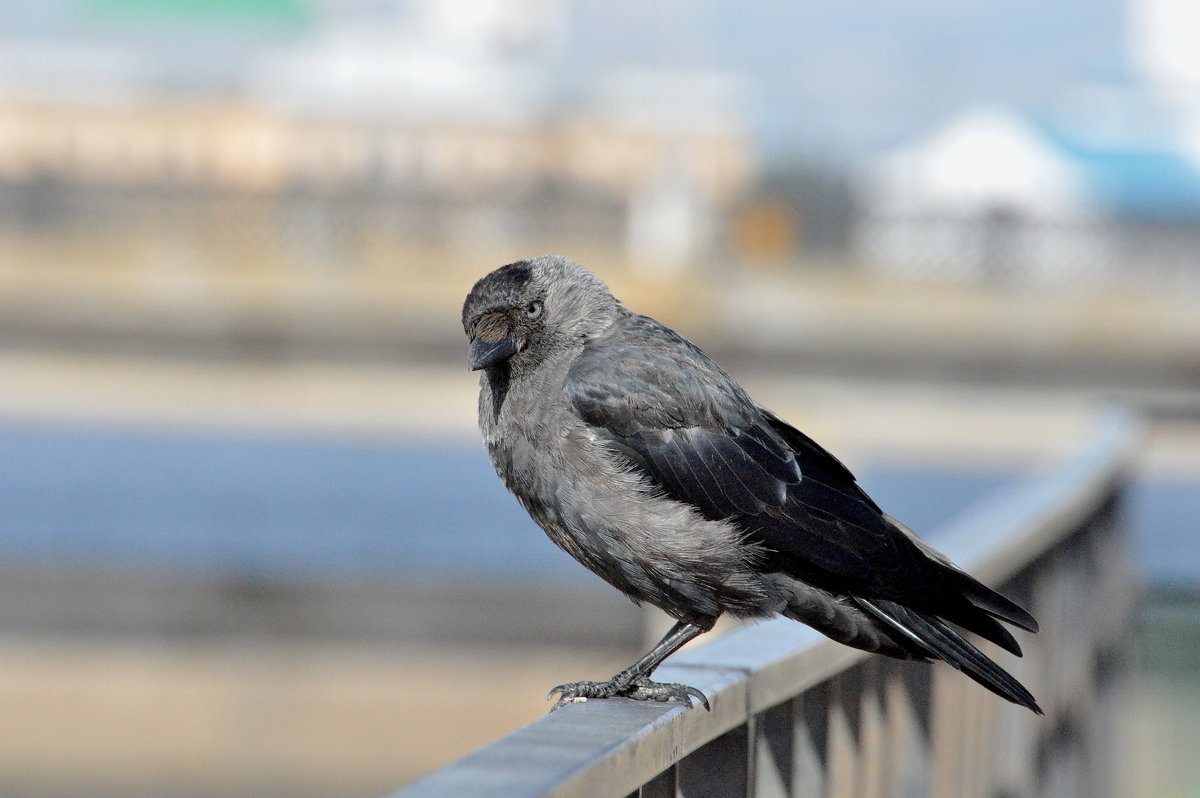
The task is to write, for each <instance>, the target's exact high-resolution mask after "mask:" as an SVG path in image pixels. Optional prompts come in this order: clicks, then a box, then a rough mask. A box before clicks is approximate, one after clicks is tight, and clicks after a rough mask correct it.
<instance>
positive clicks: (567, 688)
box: [546, 677, 711, 712]
mask: <svg viewBox="0 0 1200 798" xmlns="http://www.w3.org/2000/svg"><path fill="white" fill-rule="evenodd" d="M556 694H557V696H558V699H557V700H556V701H555V702H554V705H553V706H551V707H550V711H551V712H553V711H554V710H556V709H559V708H561V707H564V706H566V705H567V704H570V703H572V702H574V701H577V700H579V699H588V698H611V697H613V696H622V697H625V698H632V699H634V700H635V701H669V700H671V699H672V698H674V699H675V700H676V701H678V702H680V703H682V704H687V705H688V706H689V707H690V706H691V705H692V699H693V698H695V699H696V700H697V701H699V702H700V704H701V705H703V707H704V708H705V709H706V710H711V707H710V706H709V704H708V698H707V697H706V696H705V695H704V693H702V692H700V691H699V690H697V689H696V688H695V687H691V686H690V685H686V684H675V683H669V684H668V683H662V682H652V681H650V680H649V679H647V678H645V677H643V678H641V679H638V680H637V681H634V682H631V683H618V682H617V681H616V680H615V679H610V680H609V681H607V682H567V683H566V684H560V685H558V686H557V687H554V688H552V689H551V690H550V692H549V693H547V694H546V700H547V701H549V700H551V699H553V698H554V697H555V695H556Z"/></svg>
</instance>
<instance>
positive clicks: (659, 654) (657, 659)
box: [546, 621, 713, 712]
mask: <svg viewBox="0 0 1200 798" xmlns="http://www.w3.org/2000/svg"><path fill="white" fill-rule="evenodd" d="M712 623H713V622H711V621H710V622H709V623H708V625H707V626H700V625H698V624H694V623H687V622H685V621H679V622H678V623H676V624H675V625H674V626H672V627H671V631H669V632H667V634H666V635H665V636H664V637H663V639H662V640H660V641H658V644H657V645H655V646H654V648H652V649H650V651H649V653H647V654H646V656H644V657H642V658H641V659H639V660H638V661H637V662H635V663H633V664H632V665H630V666H629V667H628V668H626V669H625V670H623V671H621V672H620V673H618V674H616V675H614V676H613V677H612V678H611V679H609V680H608V681H607V682H568V683H567V684H560V685H559V686H558V687H555V688H554V689H553V690H551V691H550V694H549V695H548V696H546V698H548V699H549V698H553V697H554V695H555V693H557V694H558V700H557V701H555V702H554V706H553V707H551V708H550V711H551V712H553V711H554V710H556V709H558V708H559V707H561V706H563V705H565V704H569V703H571V702H572V701H575V700H578V699H581V698H611V697H613V696H623V697H625V698H633V699H636V700H638V701H666V700H667V699H669V698H674V699H676V700H678V701H684V702H686V703H687V704H689V705H690V704H691V703H692V701H691V699H692V697H693V696H694V697H695V698H697V699H698V700H699V701H700V703H701V704H703V705H704V708H705V709H708V698H706V697H705V695H704V693H702V692H700V691H699V690H697V689H696V688H695V687H689V686H688V685H686V684H663V683H661V682H652V681H650V674H651V673H652V672H653V671H654V669H655V668H657V667H658V666H659V665H661V664H662V661H663V660H664V659H666V658H667V657H669V656H671V655H672V654H674V653H675V652H676V651H678V650H679V649H680V647H681V646H683V644H684V643H686V642H688V641H689V640H692V639H693V638H695V637H697V636H699V635H702V634H704V633H705V632H707V631H708V630H709V629H711V628H712Z"/></svg>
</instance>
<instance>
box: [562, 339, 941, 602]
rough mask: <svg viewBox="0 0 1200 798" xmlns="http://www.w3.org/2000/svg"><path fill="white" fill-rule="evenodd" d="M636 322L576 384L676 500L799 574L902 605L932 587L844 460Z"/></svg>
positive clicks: (608, 430) (586, 358) (579, 369)
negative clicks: (726, 522)
mask: <svg viewBox="0 0 1200 798" xmlns="http://www.w3.org/2000/svg"><path fill="white" fill-rule="evenodd" d="M634 324H635V325H636V326H635V327H634V328H633V329H632V330H627V331H626V332H629V333H630V334H627V335H623V336H620V337H619V339H618V340H614V339H616V338H617V337H616V336H614V337H613V338H611V339H609V340H608V341H606V342H604V343H603V344H602V345H599V346H594V347H590V348H588V349H586V350H585V351H584V353H583V354H582V355H581V356H580V358H579V359H578V361H577V362H576V363H575V365H574V366H573V368H572V369H571V372H570V374H569V376H568V379H567V382H566V386H565V388H564V390H565V393H566V396H567V398H568V399H569V400H570V402H571V403H572V404H573V406H574V408H575V410H576V412H577V413H578V415H579V417H580V418H581V419H582V420H583V421H584V422H585V423H587V424H588V425H589V426H590V427H591V428H592V429H593V430H594V431H595V432H596V433H597V434H598V435H600V436H601V437H603V438H606V439H607V440H609V441H610V442H611V443H612V445H613V446H614V448H615V449H617V450H618V451H620V452H621V453H622V454H624V455H625V456H626V457H627V458H628V459H629V461H630V462H631V463H632V464H633V466H634V467H635V468H637V469H639V470H640V471H641V472H642V473H643V474H644V475H645V476H646V477H647V478H648V479H649V481H650V482H651V483H653V484H655V485H657V486H659V487H661V489H662V490H663V491H664V492H665V493H666V494H667V495H668V496H670V497H671V498H673V499H676V500H678V501H683V502H687V503H689V504H692V505H693V506H695V507H696V508H697V509H699V510H700V511H701V512H702V513H703V514H704V515H705V516H706V517H708V518H710V519H714V520H715V519H731V520H735V521H737V522H738V523H739V525H740V526H741V527H742V528H743V529H745V530H746V532H747V535H748V537H749V538H750V539H751V540H754V541H755V542H758V543H760V544H761V545H762V546H764V548H765V549H766V550H767V552H768V556H770V557H772V558H775V559H776V560H777V562H778V564H779V565H780V566H781V567H783V568H785V569H786V570H789V571H793V572H795V573H796V575H797V576H800V577H802V578H805V579H808V580H811V581H813V582H814V583H816V584H819V585H823V584H831V585H836V586H837V591H836V592H841V591H842V590H844V589H847V588H862V587H871V586H878V589H875V590H868V595H881V596H883V597H887V598H896V599H897V600H903V599H905V598H908V595H907V594H908V593H909V592H913V591H919V590H920V588H921V587H922V585H921V584H917V583H919V582H920V581H921V576H922V574H923V572H924V569H922V568H921V567H920V560H921V559H922V558H921V557H920V553H919V552H917V551H916V550H915V547H914V546H912V544H911V543H908V542H907V540H906V539H904V537H903V535H902V534H900V533H899V532H897V531H896V530H895V529H894V528H893V527H892V525H891V524H890V523H889V522H888V520H887V519H886V517H885V516H884V515H883V513H882V512H881V511H880V510H879V508H878V507H877V506H876V505H875V503H874V502H873V501H871V499H870V498H869V497H868V496H867V495H866V493H864V492H863V491H862V489H861V488H859V487H858V485H857V483H856V482H855V481H854V477H853V475H852V474H851V473H850V471H849V470H848V469H847V468H846V467H845V466H844V465H842V464H841V463H840V462H838V461H837V460H836V459H835V458H834V457H833V456H832V455H830V454H829V453H828V452H826V451H825V450H824V449H822V448H821V447H820V446H818V445H817V444H816V443H814V442H813V441H812V440H811V439H809V438H807V437H806V436H803V435H802V434H801V433H799V432H798V431H796V430H794V429H792V428H791V427H788V426H787V425H786V424H783V422H782V421H779V419H778V418H777V417H776V416H774V415H772V414H770V413H767V412H765V411H763V410H761V409H760V408H758V407H757V406H756V405H755V404H754V403H753V402H752V401H751V400H750V399H749V397H747V396H746V394H745V392H743V391H742V390H741V389H740V388H739V387H738V386H737V385H736V384H735V383H734V382H733V381H732V380H731V379H730V378H729V377H728V376H727V375H726V374H725V373H724V372H723V371H721V369H720V368H719V367H718V366H716V365H715V364H713V363H712V361H711V360H709V359H708V357H707V356H705V355H704V354H703V353H702V352H700V350H699V349H697V348H695V347H694V346H693V345H692V344H690V343H689V342H687V341H686V340H685V339H683V338H681V337H679V336H678V335H676V334H675V333H673V332H671V331H670V330H668V329H667V328H665V327H662V326H661V325H658V324H657V322H653V321H652V320H650V319H647V318H645V317H636V319H635V321H634ZM900 550H903V551H900ZM897 577H901V578H900V579H899V584H898V585H897V586H896V587H895V588H887V583H888V582H896V581H897ZM880 590H882V593H881V592H880ZM897 590H899V591H900V592H902V593H903V594H905V595H896V592H897Z"/></svg>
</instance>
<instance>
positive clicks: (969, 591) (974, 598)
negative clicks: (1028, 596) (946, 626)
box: [959, 571, 1038, 642]
mask: <svg viewBox="0 0 1200 798" xmlns="http://www.w3.org/2000/svg"><path fill="white" fill-rule="evenodd" d="M959 575H960V576H961V577H962V579H961V587H962V594H963V595H964V596H965V597H966V598H967V600H969V601H970V602H971V603H972V604H974V605H975V606H977V607H979V609H981V610H983V611H984V612H986V613H987V614H989V615H992V616H995V617H996V618H1000V619H1001V620H1005V621H1008V622H1009V623H1011V624H1013V625H1014V626H1018V627H1020V628H1022V629H1024V630H1025V631H1026V632H1037V630H1038V622H1037V619H1036V618H1034V617H1033V616H1032V615H1030V614H1029V613H1028V612H1026V611H1025V610H1024V609H1022V608H1021V607H1019V606H1018V605H1017V604H1015V603H1014V602H1012V601H1009V600H1008V599H1006V598H1005V597H1004V596H1002V595H1000V594H999V593H997V592H996V591H995V590H992V589H991V588H990V587H988V586H987V585H985V584H983V583H982V582H980V581H979V580H977V579H975V578H974V577H973V576H971V575H970V574H966V573H963V572H961V571H960V572H959ZM972 631H974V630H972ZM992 642H999V641H995V640H993V641H992Z"/></svg>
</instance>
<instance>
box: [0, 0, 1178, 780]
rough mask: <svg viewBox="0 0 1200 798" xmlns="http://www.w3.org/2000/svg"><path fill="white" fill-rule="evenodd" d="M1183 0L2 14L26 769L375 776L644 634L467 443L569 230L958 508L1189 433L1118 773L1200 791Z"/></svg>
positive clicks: (884, 497)
mask: <svg viewBox="0 0 1200 798" xmlns="http://www.w3.org/2000/svg"><path fill="white" fill-rule="evenodd" d="M1198 41H1200V12H1197V10H1196V8H1195V7H1194V5H1193V4H1191V3H1189V2H1186V0H1126V1H1125V2H1118V1H1117V0H1088V2H1083V1H1082V0H1069V1H1068V2H1063V3H1055V4H1052V5H1049V6H1047V5H1046V4H1045V3H1035V2H1030V0H1015V1H1014V0H1009V2H1004V3H1001V2H978V3H969V4H960V5H953V4H946V3H940V2H931V1H930V0H894V1H893V2H888V3H882V4H880V3H876V4H870V5H856V4H836V3H833V4H831V3H815V2H801V3H780V2H769V0H739V1H738V2H734V1H733V0H693V1H692V2H683V1H682V0H653V1H646V0H638V1H636V2H635V0H604V2H599V1H598V0H340V1H339V0H0V717H2V718H3V719H4V721H3V726H4V732H3V734H0V794H3V795H5V796H17V797H18V798H20V797H22V796H51V797H53V796H82V795H87V796H109V795H111V796H116V795H121V796H142V795H144V796H152V795H153V796H212V795H224V796H274V795H288V796H347V797H353V798H357V797H358V796H361V797H362V798H367V796H373V795H379V794H384V793H386V792H388V791H390V790H393V789H395V788H397V787H399V786H401V785H402V784H404V783H405V782H407V781H409V780H411V779H413V778H416V777H417V776H419V775H421V774H423V773H425V772H428V771H429V770H431V769H433V768H435V767H438V766H440V765H442V764H445V763H447V762H449V761H451V760H453V759H455V758H457V757H458V756H460V755H461V754H463V753H465V752H466V751H468V750H470V749H472V748H474V747H477V746H478V745H481V744H483V743H485V742H488V741H490V740H492V739H495V738H496V737H498V736H500V735H502V734H504V733H506V732H508V731H511V730H512V729H514V728H516V727H517V726H519V725H522V724H524V723H526V722H528V721H530V720H533V719H534V718H536V717H538V716H540V715H541V714H542V713H544V712H545V711H546V708H547V705H546V704H545V703H544V702H543V700H542V698H543V696H544V695H545V691H546V690H547V689H548V688H549V687H550V686H551V685H554V684H557V683H559V682H562V681H565V680H569V679H577V678H604V677H607V676H608V675H609V674H611V673H612V672H614V671H615V670H616V669H617V668H619V667H621V666H623V665H625V664H627V663H628V661H629V660H630V659H631V657H632V656H633V655H634V654H635V653H637V652H638V650H639V649H640V648H642V646H643V643H644V640H645V638H646V636H647V635H648V634H651V633H650V632H649V631H648V629H650V628H653V627H654V626H655V624H656V623H657V621H656V620H654V619H651V618H647V617H646V616H645V615H643V614H642V613H641V612H639V611H637V610H636V609H635V608H634V607H633V606H632V605H631V604H629V603H628V602H627V601H626V600H624V599H623V598H622V597H620V596H619V595H617V594H616V593H615V592H614V591H612V590H611V589H609V588H608V587H607V586H605V585H603V584H602V583H601V582H600V581H599V580H598V579H596V578H594V577H592V576H591V575H589V574H588V573H586V572H585V571H584V570H583V569H582V567H580V566H578V565H577V564H575V563H574V562H573V561H572V560H570V558H568V557H567V556H566V555H565V554H563V553H561V552H559V551H558V550H557V549H555V548H554V547H553V546H552V545H551V544H550V543H549V542H548V541H547V540H546V539H545V537H544V535H543V534H542V533H541V532H540V531H539V530H538V529H537V528H536V527H534V526H533V524H532V522H530V521H529V520H528V519H527V518H526V517H525V515H524V513H523V512H522V511H521V510H520V508H519V507H518V506H517V504H516V502H515V501H514V500H512V499H511V498H510V497H508V496H507V495H506V494H505V493H504V491H503V489H502V488H501V486H500V484H499V482H498V481H497V480H496V478H495V476H494V474H493V473H492V472H491V468H490V466H489V465H488V463H487V461H486V458H485V456H484V454H483V451H482V447H481V446H480V444H479V441H478V436H477V433H476V431H475V420H474V417H475V409H474V408H475V392H476V379H475V376H474V375H471V374H469V373H467V371H466V367H465V362H466V352H465V342H464V340H463V338H462V332H461V328H460V326H459V320H458V316H459V310H460V307H461V302H462V299H463V297H464V296H465V294H466V292H467V291H468V290H469V288H470V286H471V285H472V284H473V282H474V281H475V280H476V279H478V278H479V277H480V276H482V275H483V274H484V273H486V272H487V271H489V270H491V269H492V268H495V267H496V266H499V265H501V264H504V263H508V262H510V261H514V260H518V259H520V258H522V257H526V256H530V255H534V254H539V253H542V252H560V253H563V254H566V255H569V256H571V257H573V258H574V259H576V260H579V261H581V262H582V263H584V264H585V265H587V266H589V267H590V268H592V269H593V270H595V271H597V272H598V273H600V274H601V275H602V276H603V277H604V278H605V279H606V280H607V281H608V282H609V284H610V285H611V286H612V287H613V289H614V293H616V295H617V296H619V297H620V298H622V299H623V300H624V301H625V302H626V304H628V305H629V306H631V307H633V308H634V309H636V310H640V311H642V312H648V313H650V314H652V315H655V316H657V317H658V318H660V319H661V320H663V321H665V322H667V323H669V324H671V325H672V326H674V327H676V328H677V329H679V330H680V331H681V332H683V333H685V334H686V335H688V336H689V337H691V338H692V339H693V340H695V341H696V342H697V343H699V344H700V345H701V346H703V347H704V348H705V349H707V350H708V351H709V352H710V353H712V354H713V355H714V356H715V357H716V358H717V359H718V360H719V361H721V362H723V363H725V364H726V365H727V366H729V367H730V370H731V371H732V372H733V373H734V375H735V376H736V377H737V378H738V379H740V380H741V381H742V382H743V383H744V384H745V385H747V386H748V387H749V388H750V389H751V392H752V393H753V394H754V395H755V396H756V398H758V399H759V400H760V401H761V402H763V403H764V404H766V405H767V406H770V407H772V408H773V409H775V410H776V411H778V412H780V413H781V414H782V415H784V416H785V417H787V418H789V419H790V420H792V421H793V422H794V423H796V424H797V425H798V426H800V427H801V428H803V429H805V430H806V431H807V432H809V433H810V434H811V435H813V436H814V437H816V438H817V439H818V440H819V441H821V442H822V443H824V444H825V445H826V446H828V447H829V448H831V449H833V450H834V451H835V452H837V453H838V455H839V456H840V457H841V458H842V459H844V460H845V461H847V462H848V464H849V465H851V466H852V467H853V468H854V469H855V471H856V472H857V473H858V474H859V475H860V477H862V480H863V482H864V483H865V485H866V486H867V488H868V490H870V491H871V492H872V493H873V494H874V495H875V496H876V498H878V499H879V500H880V503H881V504H883V505H884V506H886V507H888V508H889V510H891V511H892V512H893V513H894V514H895V515H897V516H899V517H900V518H902V519H904V520H905V521H907V522H908V523H909V524H910V525H912V526H915V527H916V528H918V529H920V530H926V531H932V530H934V529H936V527H937V525H938V524H939V523H940V522H942V521H944V520H946V519H947V518H949V517H950V516H951V515H953V514H954V513H955V512H957V511H959V510H961V509H963V508H964V507H965V506H967V505H968V504H969V503H970V502H971V501H973V500H974V499H977V498H978V497H980V496H982V495H984V494H985V493H986V492H988V491H989V490H992V489H994V488H995V487H997V486H998V485H1002V484H1004V483H1005V482H1007V481H1009V480H1012V479H1015V478H1018V477H1020V476H1021V475H1024V474H1028V473H1031V472H1033V471H1036V469H1038V468H1039V467H1042V466H1044V465H1046V464H1048V463H1050V462H1053V461H1054V459H1055V458H1056V457H1059V456H1061V455H1063V454H1064V453H1066V452H1068V451H1070V450H1071V448H1072V447H1073V446H1075V445H1078V444H1079V443H1080V441H1081V437H1082V436H1084V435H1086V433H1087V430H1088V427H1089V424H1090V423H1091V421H1092V420H1093V419H1094V417H1095V415H1096V414H1097V412H1099V411H1100V409H1102V408H1103V407H1105V406H1107V405H1108V404H1110V403H1112V402H1123V403H1128V404H1133V405H1136V406H1137V407H1140V408H1143V409H1146V410H1147V411H1149V412H1151V413H1152V423H1151V424H1150V428H1149V429H1150V435H1149V440H1148V446H1147V450H1146V453H1145V455H1144V457H1143V458H1142V461H1141V463H1140V466H1139V470H1138V473H1137V475H1136V476H1137V480H1136V485H1135V490H1134V492H1133V496H1132V500H1131V502H1130V507H1129V515H1130V519H1131V523H1132V524H1133V526H1134V529H1135V531H1136V534H1137V541H1136V542H1137V562H1136V563H1134V565H1135V567H1136V568H1138V569H1139V571H1140V572H1141V573H1142V574H1143V580H1144V584H1145V601H1144V606H1143V609H1142V612H1141V615H1140V617H1139V621H1138V625H1137V628H1136V630H1134V633H1133V635H1132V637H1131V642H1132V648H1133V650H1134V653H1135V661H1136V665H1135V667H1136V676H1137V678H1136V681H1135V689H1134V690H1133V694H1132V697H1131V701H1130V708H1129V713H1128V717H1129V728H1128V729H1127V732H1128V735H1127V737H1128V739H1127V741H1126V742H1127V745H1128V752H1129V755H1128V757H1127V760H1128V764H1129V767H1128V768H1127V771H1128V773H1127V779H1128V785H1127V790H1126V792H1127V794H1130V795H1135V796H1146V797H1147V798H1149V797H1150V796H1164V795H1170V796H1183V795H1192V796H1194V795H1200V758H1197V757H1196V756H1195V754H1196V753H1198V750H1197V749H1198V744H1197V742H1196V741H1197V740H1200V720H1198V719H1200V621H1198V618H1200V592H1197V586H1198V584H1200V546H1198V545H1197V540H1198V539H1197V537H1196V532H1197V527H1198V525H1200V492H1198V491H1197V487H1198V486H1200V424H1198V423H1197V421H1198V420H1200V410H1198V408H1200V313H1198V312H1197V305H1198V303H1200V46H1197V42H1198Z"/></svg>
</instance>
